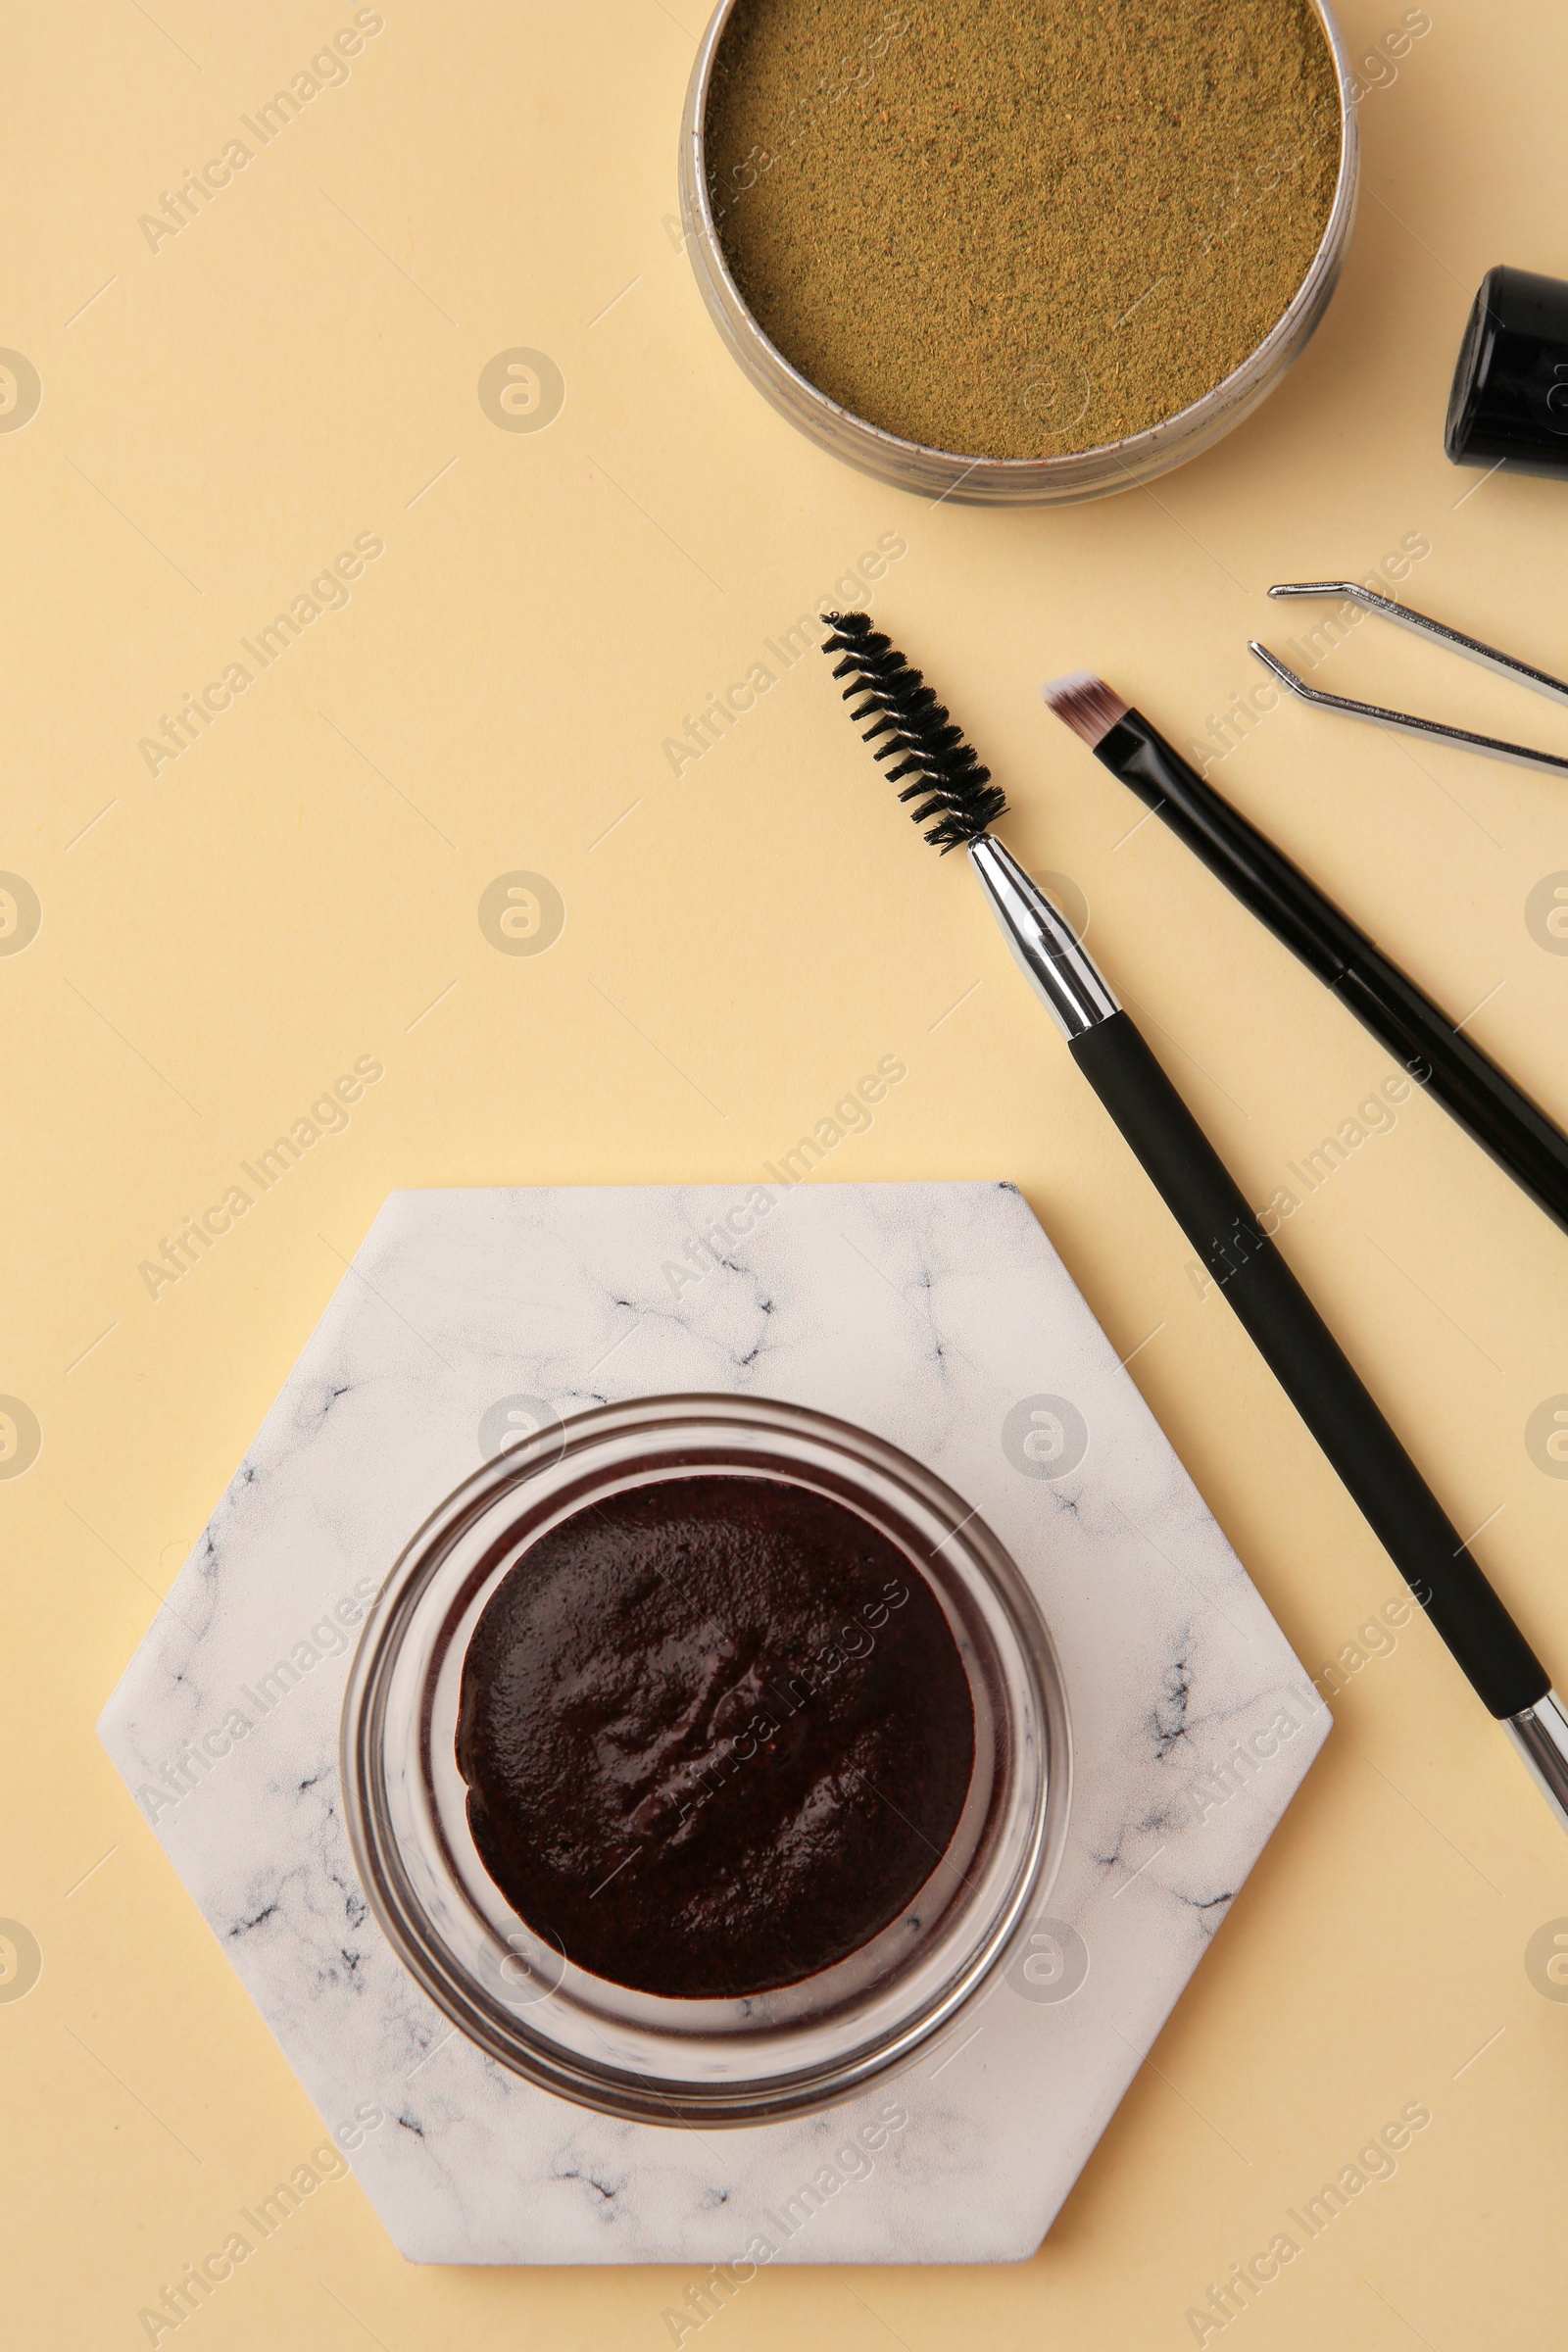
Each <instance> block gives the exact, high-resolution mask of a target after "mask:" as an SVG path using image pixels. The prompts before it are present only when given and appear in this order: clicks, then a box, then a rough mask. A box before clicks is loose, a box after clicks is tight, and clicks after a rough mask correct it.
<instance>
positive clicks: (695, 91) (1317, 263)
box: [680, 0, 1359, 507]
mask: <svg viewBox="0 0 1568 2352" xmlns="http://www.w3.org/2000/svg"><path fill="white" fill-rule="evenodd" d="M735 5H736V0H722V5H721V6H720V7H718V8H717V9H715V10H714V12H713V17H712V21H711V24H710V25H709V27H708V30H707V32H706V33H705V34H704V36H703V41H702V45H701V47H700V48H699V49H698V52H697V58H696V62H695V64H694V65H693V67H692V74H691V80H690V82H689V83H688V84H687V89H686V105H685V111H684V114H683V116H682V120H681V134H680V209H681V221H682V224H683V226H684V228H685V232H686V249H687V251H688V253H689V254H690V255H691V258H692V267H693V269H694V270H696V272H697V283H698V287H699V288H700V290H701V293H702V297H703V301H704V303H705V305H706V306H707V309H708V314H709V316H710V318H711V319H712V321H713V324H714V325H715V326H716V327H717V328H718V331H719V334H720V335H721V337H722V338H723V340H724V342H725V344H726V345H727V346H728V348H729V350H730V352H731V354H732V355H733V356H734V358H735V359H737V360H738V361H739V362H740V365H741V367H742V368H743V369H744V370H745V372H746V374H747V375H748V376H750V378H751V380H752V382H753V383H754V384H755V385H756V386H757V389H758V390H759V391H760V393H761V394H762V395H763V397H764V398H765V399H767V400H769V401H770V402H771V403H772V405H773V407H774V408H775V409H777V410H778V412H779V414H780V415H781V416H783V417H788V418H789V420H790V422H791V423H792V424H793V425H796V426H798V427H799V429H800V430H801V431H802V432H803V433H805V434H806V435H807V436H808V437H809V439H810V440H812V441H814V442H816V444H817V445H818V447H819V448H822V449H825V450H827V451H828V452H829V453H830V454H831V455H832V456H834V457H836V458H843V459H844V460H845V461H846V463H847V464H849V465H851V466H858V467H859V469H860V471H861V472H862V473H869V474H874V475H875V476H876V478H877V479H878V480H879V481H884V482H892V483H893V484H894V485H895V486H896V487H897V488H899V489H901V490H913V491H916V492H918V493H919V494H920V495H921V496H922V497H924V498H926V499H929V500H930V501H931V502H932V503H933V504H934V503H936V502H937V501H938V500H942V499H949V498H952V499H955V500H956V501H957V502H958V503H959V504H960V505H972V506H988V507H1033V506H1041V507H1044V506H1065V505H1068V504H1070V503H1073V502H1075V501H1077V500H1080V499H1086V498H1104V497H1107V496H1108V495H1109V494H1110V493H1111V492H1112V491H1115V490H1128V489H1131V488H1133V487H1135V486H1136V485H1137V484H1138V483H1140V482H1149V481H1152V480H1153V479H1154V477H1155V475H1156V474H1161V473H1167V472H1168V471H1169V470H1170V468H1171V467H1172V466H1183V465H1185V464H1186V462H1187V460H1188V459H1189V458H1196V457H1197V456H1198V454H1199V452H1200V451H1201V450H1204V449H1207V448H1208V447H1209V445H1210V443H1212V442H1215V441H1218V440H1219V439H1220V438H1221V436H1222V435H1223V434H1225V433H1228V432H1229V431H1230V430H1231V428H1232V426H1233V425H1238V424H1240V423H1241V421H1242V418H1243V417H1247V416H1250V413H1251V411H1252V410H1253V409H1255V408H1256V407H1257V405H1258V403H1259V401H1261V400H1264V399H1266V398H1267V396H1268V394H1269V393H1270V392H1272V391H1273V389H1274V387H1275V385H1276V384H1277V383H1278V382H1279V380H1280V378H1281V376H1282V375H1284V373H1285V371H1286V369H1287V368H1289V367H1290V366H1291V363H1292V362H1293V361H1294V360H1295V359H1296V358H1297V357H1298V356H1299V353H1300V351H1301V350H1302V348H1303V346H1304V345H1305V343H1306V342H1307V340H1308V338H1309V337H1310V335H1311V333H1312V330H1313V329H1314V327H1315V326H1316V325H1317V323H1318V320H1319V319H1321V318H1322V316H1323V313H1324V312H1325V310H1326V309H1327V308H1328V302H1329V297H1330V295H1331V294H1332V293H1333V291H1334V288H1335V285H1336V283H1337V282H1338V279H1339V274H1340V269H1341V266H1342V264H1343V262H1344V259H1345V250H1346V247H1347V245H1348V242H1349V236H1350V226H1351V222H1352V221H1354V218H1355V198H1356V186H1357V180H1358V176H1359V139H1358V133H1357V128H1356V118H1355V104H1354V100H1353V98H1352V95H1351V93H1352V90H1353V88H1354V75H1353V73H1352V70H1351V66H1350V61H1349V57H1348V53H1347V50H1346V47H1345V42H1344V39H1343V37H1342V35H1341V32H1340V28H1339V26H1338V25H1337V24H1336V23H1335V21H1334V17H1333V15H1332V13H1331V11H1330V9H1329V7H1328V6H1327V0H1312V5H1313V7H1314V9H1315V10H1316V13H1317V15H1318V18H1319V19H1320V21H1321V23H1322V26H1323V35H1324V38H1325V40H1326V41H1327V43H1328V46H1329V53H1330V55H1331V57H1332V58H1333V61H1334V74H1335V81H1336V84H1337V87H1338V90H1339V104H1340V171H1339V177H1338V179H1337V180H1336V182H1335V188H1334V201H1333V203H1332V205H1331V206H1330V208H1329V218H1328V221H1327V224H1326V225H1325V227H1324V230H1323V235H1322V238H1321V240H1320V242H1319V244H1318V248H1317V251H1316V253H1315V254H1314V255H1313V257H1312V260H1311V263H1310V264H1309V266H1308V268H1307V271H1306V275H1305V276H1304V277H1303V278H1302V280H1301V283H1300V284H1299V286H1298V288H1297V290H1296V293H1295V295H1294V296H1293V297H1292V299H1291V301H1290V303H1289V304H1288V305H1287V307H1286V309H1285V311H1284V312H1283V314H1282V315H1281V317H1280V318H1279V319H1277V320H1276V321H1275V323H1274V325H1273V326H1272V327H1271V328H1270V329H1269V331H1268V333H1267V334H1266V335H1265V336H1264V337H1263V340H1262V342H1261V343H1259V344H1258V346H1257V348H1256V350H1255V351H1252V352H1250V353H1249V355H1248V357H1247V358H1246V359H1245V360H1244V361H1243V362H1242V364H1241V366H1240V367H1239V368H1233V369H1232V371H1231V373H1230V374H1229V375H1227V376H1226V377H1224V379H1223V380H1222V381H1221V382H1219V383H1217V384H1215V385H1214V386H1213V388H1212V390H1210V391H1208V392H1205V393H1204V394H1203V396H1202V398H1201V400H1195V401H1193V402H1192V403H1191V405H1190V406H1189V407H1187V408H1185V409H1180V410H1178V411H1177V413H1176V414H1175V415H1174V416H1172V417H1162V418H1161V419H1160V421H1159V423H1158V424H1152V425H1149V426H1148V427H1147V428H1146V429H1145V430H1144V431H1143V432H1140V433H1129V434H1128V435H1127V436H1126V437H1125V438H1124V439H1122V440H1120V441H1107V442H1105V443H1103V445H1102V446H1101V447H1100V448H1098V449H1075V450H1067V451H1063V452H1062V453H1061V454H1059V455H1057V456H1054V457H1045V458H974V457H967V458H966V457H961V456H957V455H956V454H955V453H954V452H952V451H950V450H940V449H927V448H926V447H924V445H923V444H922V443H920V442H917V441H905V440H901V439H900V437H899V436H898V435H897V434H896V433H887V432H884V431H883V430H882V429H881V427H880V426H879V425H875V424H868V423H867V422H866V420H865V418H864V417H857V416H855V415H854V414H853V413H852V412H851V411H850V410H849V409H845V408H841V407H840V406H839V404H838V402H837V401H836V400H831V399H829V397H828V395H827V394H826V393H825V392H823V391H820V390H819V389H818V387H817V386H816V385H815V384H813V383H812V382H811V381H810V380H809V377H807V376H805V375H802V374H801V372H800V370H799V369H798V368H793V367H791V365H790V363H789V361H788V360H787V359H785V357H784V355H783V353H782V352H781V351H779V350H778V349H777V348H776V347H775V346H774V345H773V344H772V343H770V342H769V341H768V338H767V336H766V335H765V334H764V333H763V331H762V329H761V327H760V325H759V323H758V321H757V319H755V318H754V317H753V315H752V313H751V311H750V310H749V309H748V307H747V305H746V302H745V300H744V298H743V296H742V294H741V291H740V288H739V287H738V286H737V285H736V283H735V280H734V278H733V277H732V275H731V274H730V269H729V264H728V262H727V261H726V260H725V258H724V249H723V246H722V244H721V243H720V241H719V237H718V231H717V229H716V227H715V225H714V221H713V212H712V206H711V202H710V199H709V188H708V161H707V145H706V136H705V125H706V123H707V118H708V96H709V90H710V88H711V82H712V75H713V61H714V58H715V57H716V55H717V53H718V45H719V42H720V40H721V39H722V37H723V32H724V27H725V25H727V23H728V22H729V19H730V16H731V14H732V12H733V10H734V8H735ZM909 331H910V334H911V335H912V336H914V337H916V338H918V335H919V331H920V322H919V319H910V321H909Z"/></svg>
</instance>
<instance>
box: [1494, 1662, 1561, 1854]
mask: <svg viewBox="0 0 1568 2352" xmlns="http://www.w3.org/2000/svg"><path fill="white" fill-rule="evenodd" d="M1508 1737H1509V1738H1510V1739H1511V1740H1512V1741H1513V1743H1514V1745H1515V1747H1517V1749H1518V1750H1519V1753H1520V1754H1521V1755H1522V1756H1523V1758H1524V1760H1525V1763H1526V1764H1527V1765H1528V1766H1529V1769H1530V1777H1531V1779H1532V1780H1533V1781H1534V1782H1535V1784H1536V1787H1537V1788H1538V1789H1540V1790H1541V1793H1542V1795H1543V1796H1544V1798H1545V1800H1546V1802H1547V1804H1548V1805H1549V1806H1550V1807H1551V1809H1552V1811H1553V1812H1554V1813H1555V1814H1556V1816H1557V1820H1558V1823H1559V1825H1560V1827H1561V1828H1563V1829H1565V1830H1568V1707H1564V1705H1563V1703H1562V1700H1561V1699H1560V1698H1559V1697H1558V1696H1557V1693H1556V1691H1547V1692H1546V1695H1545V1697H1544V1698H1538V1699H1537V1701H1536V1703H1535V1705H1534V1706H1533V1707H1524V1708H1522V1709H1521V1710H1520V1712H1519V1713H1518V1714H1517V1715H1510V1716H1509V1717H1508Z"/></svg>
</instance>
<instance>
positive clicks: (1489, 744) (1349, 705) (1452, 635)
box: [1250, 580, 1568, 775]
mask: <svg viewBox="0 0 1568 2352" xmlns="http://www.w3.org/2000/svg"><path fill="white" fill-rule="evenodd" d="M1269 594H1270V596H1318V597H1336V598H1338V599H1339V600H1340V601H1341V602H1342V603H1344V604H1351V605H1359V606H1360V608H1361V610H1362V612H1363V613H1381V614H1382V616H1383V618H1384V619H1385V620H1392V621H1395V622H1397V624H1398V626H1399V627H1400V628H1404V629H1413V630H1415V631H1416V633H1417V634H1418V635H1420V636H1423V637H1432V638H1435V639H1436V640H1437V642H1438V644H1439V645H1442V646H1446V648H1447V650H1448V652H1449V653H1452V654H1462V655H1463V656H1464V658H1465V660H1466V661H1467V662H1480V663H1481V664H1482V666H1483V668H1485V669H1494V670H1495V671H1496V672H1497V675H1498V676H1499V677H1503V678H1509V679H1511V680H1512V681H1513V682H1514V683H1515V684H1516V685H1520V686H1530V687H1533V688H1534V689H1535V691H1536V692H1537V693H1538V694H1549V695H1551V696H1552V697H1553V698H1554V699H1555V700H1557V701H1558V702H1565V703H1568V684H1565V683H1564V681H1563V680H1562V679H1561V678H1554V677H1552V676H1550V675H1549V673H1548V672H1547V671H1545V670H1544V669H1532V668H1531V666H1530V664H1529V663H1528V662H1516V661H1514V660H1513V658H1512V656H1511V655H1508V654H1502V653H1499V652H1498V651H1497V649H1496V647H1495V646H1492V645H1483V644H1482V643H1481V641H1480V639H1479V638H1476V637H1466V636H1463V635H1461V633H1460V631H1459V630H1457V629H1450V628H1449V627H1448V626H1447V625H1446V622H1444V621H1441V620H1433V619H1431V618H1430V617H1429V615H1428V614H1427V613H1413V612H1412V611H1411V610H1410V608H1409V606H1408V605H1400V604H1396V603H1395V601H1394V599H1393V598H1392V597H1389V596H1380V595H1379V594H1378V592H1377V590H1376V589H1375V588H1363V587H1361V586H1360V585H1359V583H1358V582H1357V581H1355V580H1299V581H1291V582H1286V583H1283V584H1281V585H1280V586H1278V587H1275V588H1271V589H1270V590H1269ZM1250 651H1251V652H1252V653H1254V654H1255V655H1256V656H1257V658H1258V660H1259V661H1260V662H1262V664H1263V666H1264V668H1265V669H1267V670H1268V671H1270V672H1271V674H1272V675H1273V676H1274V677H1276V678H1278V680H1279V682H1280V684H1281V685H1282V686H1285V687H1288V688H1289V690H1290V692H1291V693H1292V694H1295V695H1299V697H1300V699H1301V701H1302V702H1303V703H1314V704H1316V706H1317V708H1318V709H1319V710H1320V711H1345V712H1347V713H1348V716H1349V717H1351V718H1368V719H1371V720H1372V721H1373V722H1374V724H1376V725H1377V726H1380V727H1398V728H1402V729H1403V731H1404V732H1405V733H1406V734H1410V735H1431V736H1435V737H1436V738H1437V740H1438V741H1439V742H1440V743H1456V744H1461V745H1462V746H1463V747H1464V749H1465V750H1466V751H1470V752H1484V753H1485V754H1486V755H1487V756H1488V758H1489V759H1493V760H1512V761H1513V762H1514V763H1515V764H1516V765H1518V766H1521V767H1544V768H1549V769H1551V770H1552V771H1553V773H1555V774H1557V775H1568V759H1562V758H1560V757H1559V755H1558V754H1557V753H1555V752H1537V751H1532V750H1531V749H1530V748H1529V746H1528V745H1526V744H1522V743H1503V742H1501V741H1500V740H1499V739H1498V738H1497V737H1496V736H1495V735H1473V734H1471V733H1470V731H1469V730H1468V729H1467V728H1465V727H1447V726H1445V725H1444V724H1443V722H1442V721H1441V720H1440V719H1436V718H1416V717H1414V716H1413V715H1412V714H1411V713H1410V712H1408V711H1386V710H1384V709H1383V707H1382V706H1381V704H1378V703H1353V702H1350V701H1348V699H1347V698H1346V697H1345V696H1344V695H1339V694H1325V693H1324V691H1323V689H1322V688H1321V687H1320V686H1308V684H1307V683H1306V680H1305V679H1304V678H1299V677H1298V676H1297V674H1296V672H1295V670H1294V669H1289V668H1287V666H1286V664H1285V663H1284V662H1282V661H1281V660H1280V659H1279V657H1278V655H1277V654H1271V653H1270V652H1269V650H1268V648H1267V647H1266V646H1263V645H1259V643H1258V641H1257V639H1256V638H1255V637H1253V638H1252V639H1250Z"/></svg>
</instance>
